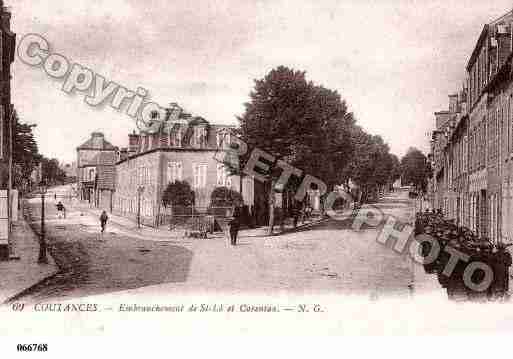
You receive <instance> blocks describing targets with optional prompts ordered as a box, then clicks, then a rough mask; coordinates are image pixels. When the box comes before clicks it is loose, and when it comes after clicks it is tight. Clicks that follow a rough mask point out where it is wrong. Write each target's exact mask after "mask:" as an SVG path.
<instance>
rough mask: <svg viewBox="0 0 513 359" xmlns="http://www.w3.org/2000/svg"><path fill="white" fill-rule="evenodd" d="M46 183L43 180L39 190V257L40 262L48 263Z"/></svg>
mask: <svg viewBox="0 0 513 359" xmlns="http://www.w3.org/2000/svg"><path fill="white" fill-rule="evenodd" d="M46 190H47V188H46V183H45V182H44V181H41V182H40V183H39V192H40V193H41V236H40V237H39V259H38V260H37V262H38V263H42V264H47V263H48V258H47V256H46V240H45V195H46Z"/></svg>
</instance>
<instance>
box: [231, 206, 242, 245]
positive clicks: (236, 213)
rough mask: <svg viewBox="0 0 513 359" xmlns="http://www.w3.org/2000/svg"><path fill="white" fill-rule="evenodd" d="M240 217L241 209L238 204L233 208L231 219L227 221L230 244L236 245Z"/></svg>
mask: <svg viewBox="0 0 513 359" xmlns="http://www.w3.org/2000/svg"><path fill="white" fill-rule="evenodd" d="M240 217H241V209H240V207H239V206H238V205H235V207H234V208H233V213H232V219H231V220H230V222H229V226H230V244H231V245H232V246H235V245H237V235H238V234H239V228H240Z"/></svg>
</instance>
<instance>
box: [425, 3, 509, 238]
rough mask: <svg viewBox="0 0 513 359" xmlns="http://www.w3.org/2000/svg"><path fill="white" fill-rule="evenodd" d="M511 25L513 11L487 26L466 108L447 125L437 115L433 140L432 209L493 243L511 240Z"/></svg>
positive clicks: (472, 64) (470, 72)
mask: <svg viewBox="0 0 513 359" xmlns="http://www.w3.org/2000/svg"><path fill="white" fill-rule="evenodd" d="M512 25H513V12H511V11H510V12H508V13H506V14H505V15H503V16H501V17H500V18H499V19H497V20H494V21H493V22H491V23H489V24H486V25H485V26H484V27H483V30H482V32H481V34H480V36H479V38H478V40H477V43H476V45H475V47H474V50H473V52H472V54H471V56H470V58H469V61H468V63H467V66H466V72H467V82H466V83H467V85H466V90H465V91H464V92H465V96H464V97H465V103H464V109H463V108H462V109H461V111H459V114H458V115H456V117H453V116H451V114H452V111H451V109H449V111H448V112H449V115H448V117H449V119H448V121H449V122H448V123H449V125H448V126H439V125H440V124H441V122H443V121H439V120H438V117H439V116H440V114H439V113H438V115H437V125H436V130H435V131H434V135H433V138H432V154H431V158H432V160H433V165H434V167H435V168H436V169H438V170H435V175H434V177H433V179H432V180H431V182H432V187H433V192H434V193H433V198H434V199H433V202H434V203H433V204H434V206H435V207H436V208H441V209H443V211H444V214H445V215H446V216H447V217H448V218H453V219H455V220H456V221H458V222H459V223H460V224H461V225H464V226H466V227H468V228H470V229H472V230H473V231H474V232H475V233H476V234H478V235H479V236H481V237H484V238H489V239H490V240H492V241H493V242H495V243H497V242H500V241H506V242H508V241H511V240H512V239H513V237H512V235H513V229H512V225H513V223H512V222H513V221H512V220H511V219H510V218H511V215H512V214H513V213H512V211H513V208H512V203H511V197H512V185H511V182H512V181H511V180H512V172H511V170H512V166H511V156H512V154H513V139H512V136H513V123H512V117H513V109H512V108H511V106H512V103H511V102H512V100H513V85H512V69H511V62H512V52H513V33H512ZM462 100H463V99H462V98H460V99H459V100H458V101H457V102H462ZM453 102H454V101H451V99H450V104H451V103H453ZM450 107H451V105H450ZM439 122H440V123H439ZM441 173H444V174H445V175H440V174H441ZM441 198H446V199H444V200H441Z"/></svg>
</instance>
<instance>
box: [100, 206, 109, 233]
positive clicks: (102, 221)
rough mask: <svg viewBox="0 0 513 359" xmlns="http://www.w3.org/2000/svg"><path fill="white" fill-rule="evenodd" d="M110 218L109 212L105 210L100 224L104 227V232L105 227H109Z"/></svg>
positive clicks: (103, 230)
mask: <svg viewBox="0 0 513 359" xmlns="http://www.w3.org/2000/svg"><path fill="white" fill-rule="evenodd" d="M108 219H109V216H107V212H106V211H103V212H102V214H101V216H100V226H101V228H102V233H103V232H105V227H107V221H108Z"/></svg>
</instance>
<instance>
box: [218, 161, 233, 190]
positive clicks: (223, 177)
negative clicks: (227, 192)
mask: <svg viewBox="0 0 513 359" xmlns="http://www.w3.org/2000/svg"><path fill="white" fill-rule="evenodd" d="M217 185H218V186H223V187H228V188H230V187H231V186H232V178H231V176H230V173H229V171H228V168H226V166H225V165H223V164H221V163H218V164H217Z"/></svg>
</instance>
